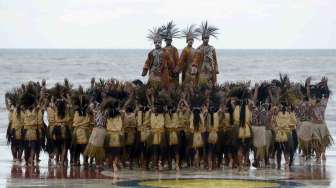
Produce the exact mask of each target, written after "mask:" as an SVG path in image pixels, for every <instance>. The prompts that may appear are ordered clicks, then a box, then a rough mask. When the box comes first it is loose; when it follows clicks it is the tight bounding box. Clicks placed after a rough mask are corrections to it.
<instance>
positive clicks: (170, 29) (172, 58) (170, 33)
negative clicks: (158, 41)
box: [162, 21, 179, 88]
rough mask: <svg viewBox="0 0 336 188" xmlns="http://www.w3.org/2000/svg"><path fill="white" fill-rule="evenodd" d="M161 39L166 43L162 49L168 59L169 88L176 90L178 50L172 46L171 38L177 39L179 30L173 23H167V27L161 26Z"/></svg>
mask: <svg viewBox="0 0 336 188" xmlns="http://www.w3.org/2000/svg"><path fill="white" fill-rule="evenodd" d="M162 30H163V33H164V35H163V37H164V40H165V43H166V46H165V47H164V49H165V50H166V51H167V52H168V57H169V61H168V62H169V64H168V69H169V77H170V79H171V87H173V88H176V87H177V86H178V85H179V74H178V73H176V68H177V65H178V62H179V54H178V50H177V48H176V47H175V46H173V45H172V42H173V38H178V37H179V30H178V29H177V28H176V25H175V24H174V23H173V21H170V22H168V24H167V25H165V26H162Z"/></svg>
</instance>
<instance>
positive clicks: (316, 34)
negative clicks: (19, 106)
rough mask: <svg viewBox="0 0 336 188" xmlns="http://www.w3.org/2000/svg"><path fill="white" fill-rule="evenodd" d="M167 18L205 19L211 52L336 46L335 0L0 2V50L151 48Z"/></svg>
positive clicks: (197, 21)
mask: <svg viewBox="0 0 336 188" xmlns="http://www.w3.org/2000/svg"><path fill="white" fill-rule="evenodd" d="M170 20H174V21H175V22H176V24H177V25H178V27H180V28H182V29H183V28H185V27H186V26H187V25H188V24H197V25H198V24H200V23H201V22H202V21H203V20H208V21H209V23H210V24H212V25H215V26H217V27H219V28H220V35H219V36H218V39H211V41H210V43H212V44H213V45H214V46H215V47H216V48H244V49H245V48H252V49H254V48H336V0H230V1H229V0H208V1H205V0H191V1H185V0H168V1H159V0H0V23H1V26H0V48H151V47H152V46H153V45H152V43H151V42H150V41H148V40H147V39H146V35H147V32H148V29H149V28H152V27H153V26H159V25H162V24H164V23H166V22H168V21H170ZM198 43H199V42H196V44H198ZM174 45H175V46H177V47H178V48H182V47H184V46H185V40H184V39H177V40H175V41H174Z"/></svg>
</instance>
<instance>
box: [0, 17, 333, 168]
mask: <svg viewBox="0 0 336 188" xmlns="http://www.w3.org/2000/svg"><path fill="white" fill-rule="evenodd" d="M217 31H218V29H217V28H216V27H213V26H210V25H208V23H207V22H204V23H202V24H201V26H200V27H198V28H194V26H193V25H192V26H190V27H188V28H187V29H186V30H185V31H184V32H183V36H185V37H186V42H187V43H188V46H187V47H186V48H184V49H183V51H182V54H181V55H180V56H179V55H178V50H177V49H176V48H175V47H173V46H172V39H173V38H174V37H177V36H180V35H178V33H179V32H178V30H177V29H176V27H175V25H174V24H173V22H169V23H168V24H167V25H165V26H161V27H159V28H154V29H153V30H151V31H150V35H149V36H148V38H150V39H153V41H154V44H155V49H153V50H152V51H150V52H149V54H148V58H147V60H146V63H145V66H144V68H143V72H142V75H143V76H146V75H147V74H149V79H148V82H147V83H143V82H141V81H140V80H135V81H132V82H128V81H118V80H115V79H109V80H103V79H100V80H99V81H96V80H95V79H94V78H92V79H91V86H90V87H89V88H87V89H84V88H83V87H82V86H79V87H78V88H77V89H75V88H74V87H73V85H72V84H71V83H69V81H68V80H67V79H65V80H64V83H57V84H56V85H55V86H53V87H51V88H47V84H46V81H45V80H42V82H41V83H40V82H32V81H30V82H28V83H25V84H22V85H21V86H20V87H18V88H15V89H13V90H12V91H9V92H7V93H6V96H5V98H6V107H7V110H8V111H9V126H8V130H7V138H8V143H10V144H11V151H12V155H13V159H14V160H15V161H21V160H22V156H24V160H25V161H26V164H27V165H35V164H37V163H38V161H39V155H40V152H41V151H42V150H44V151H45V152H47V153H48V154H49V164H50V165H52V164H53V163H56V164H57V165H62V166H63V165H68V164H69V162H70V164H71V165H72V166H78V165H80V164H81V162H82V163H83V164H84V166H86V167H87V166H91V165H92V166H93V164H94V166H96V167H97V169H100V168H101V167H103V166H106V165H107V166H110V167H111V168H113V170H118V169H120V168H123V167H124V168H125V167H128V168H130V169H132V168H134V167H139V168H142V169H157V170H163V169H175V170H180V169H181V168H188V167H195V168H206V169H208V170H212V169H217V168H221V167H222V166H229V167H230V168H244V169H246V168H249V167H250V166H251V162H250V156H252V154H253V162H252V165H253V166H255V167H257V168H259V167H264V166H270V165H271V164H273V163H274V161H276V165H275V166H276V167H277V168H278V169H280V168H281V164H282V163H281V159H282V158H284V159H285V167H286V168H289V167H290V166H292V164H293V160H294V156H295V153H299V154H300V155H301V156H302V157H303V158H305V159H306V160H307V161H309V160H310V159H311V158H313V157H314V158H315V159H316V162H317V163H320V162H321V160H325V151H326V148H327V147H328V146H330V145H331V143H332V138H331V136H330V133H329V130H328V128H327V126H326V123H325V110H326V106H327V103H328V99H329V95H330V90H329V88H328V80H327V78H325V77H323V78H322V79H321V81H319V82H318V83H316V84H312V83H311V78H310V77H309V78H307V79H306V81H305V83H299V82H291V81H290V79H289V77H288V76H287V75H281V74H280V78H279V79H273V80H270V81H264V82H261V83H256V84H255V85H254V86H251V82H250V81H248V82H236V83H233V82H232V83H224V84H218V83H217V78H216V77H217V74H218V65H217V58H216V52H215V49H214V47H212V46H210V45H209V37H210V36H216V34H217ZM200 35H201V36H202V41H203V43H202V45H201V46H199V47H198V48H197V49H194V48H193V47H192V44H193V41H194V39H196V38H197V37H198V36H200ZM162 39H165V41H166V47H164V48H161V42H162ZM180 74H182V80H181V81H180V80H179V77H180ZM81 156H83V160H80V157H81Z"/></svg>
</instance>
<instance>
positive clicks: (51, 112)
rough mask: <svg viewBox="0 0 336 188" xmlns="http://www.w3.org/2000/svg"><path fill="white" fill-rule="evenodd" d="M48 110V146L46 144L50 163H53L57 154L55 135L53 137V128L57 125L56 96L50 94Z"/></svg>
mask: <svg viewBox="0 0 336 188" xmlns="http://www.w3.org/2000/svg"><path fill="white" fill-rule="evenodd" d="M46 108H47V110H46V112H47V115H48V128H47V134H46V137H47V146H46V151H47V152H48V154H49V160H48V165H52V162H53V159H54V156H55V154H56V153H55V147H56V144H55V143H54V140H55V139H54V137H53V130H54V127H55V123H56V106H55V102H54V97H53V96H49V102H48V104H47V106H46Z"/></svg>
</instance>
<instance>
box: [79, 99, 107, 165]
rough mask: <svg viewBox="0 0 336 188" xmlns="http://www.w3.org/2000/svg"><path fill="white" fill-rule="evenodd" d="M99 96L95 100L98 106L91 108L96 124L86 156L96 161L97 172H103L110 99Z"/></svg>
mask: <svg viewBox="0 0 336 188" xmlns="http://www.w3.org/2000/svg"><path fill="white" fill-rule="evenodd" d="M99 95H100V94H99V93H97V96H96V99H95V100H96V103H97V104H95V105H94V106H92V107H91V108H92V109H91V110H92V111H93V115H94V122H95V124H94V128H93V129H92V132H91V135H90V138H89V143H88V144H87V146H86V148H85V151H84V156H86V157H89V158H90V159H91V160H92V159H95V162H96V170H97V171H99V170H101V168H102V163H103V160H104V159H105V149H104V142H105V136H106V123H107V113H108V112H107V106H108V105H107V104H108V101H109V100H108V99H104V98H105V97H103V96H99ZM100 103H101V104H100ZM90 163H91V161H90Z"/></svg>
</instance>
